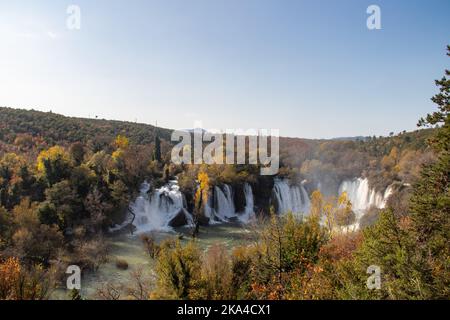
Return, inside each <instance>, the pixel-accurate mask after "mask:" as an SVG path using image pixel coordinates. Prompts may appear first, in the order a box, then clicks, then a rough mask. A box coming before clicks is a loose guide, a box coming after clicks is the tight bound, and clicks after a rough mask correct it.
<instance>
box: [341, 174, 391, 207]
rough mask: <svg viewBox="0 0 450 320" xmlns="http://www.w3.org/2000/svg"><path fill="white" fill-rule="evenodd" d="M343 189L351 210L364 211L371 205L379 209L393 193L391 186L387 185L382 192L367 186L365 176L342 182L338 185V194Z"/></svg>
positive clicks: (367, 182) (384, 205) (367, 181)
mask: <svg viewBox="0 0 450 320" xmlns="http://www.w3.org/2000/svg"><path fill="white" fill-rule="evenodd" d="M344 191H345V192H347V196H348V198H349V200H350V202H351V203H352V208H353V210H354V211H355V212H364V211H367V210H368V209H370V208H373V207H375V208H379V209H382V208H384V207H386V202H387V200H388V198H389V197H390V196H391V194H392V193H393V187H392V186H389V187H387V188H386V190H385V192H384V194H381V193H380V192H377V191H375V189H373V188H369V180H368V179H367V178H358V179H353V180H351V181H348V180H347V181H344V182H342V184H341V186H340V187H339V194H341V193H343V192H344Z"/></svg>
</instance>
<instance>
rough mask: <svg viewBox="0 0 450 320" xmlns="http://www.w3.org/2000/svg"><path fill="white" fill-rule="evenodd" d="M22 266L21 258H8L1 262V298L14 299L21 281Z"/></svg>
mask: <svg viewBox="0 0 450 320" xmlns="http://www.w3.org/2000/svg"><path fill="white" fill-rule="evenodd" d="M20 273H21V267H20V263H19V259H17V258H8V259H7V260H6V261H4V262H3V263H0V300H3V299H14V294H15V288H16V284H17V283H18V281H19V278H20Z"/></svg>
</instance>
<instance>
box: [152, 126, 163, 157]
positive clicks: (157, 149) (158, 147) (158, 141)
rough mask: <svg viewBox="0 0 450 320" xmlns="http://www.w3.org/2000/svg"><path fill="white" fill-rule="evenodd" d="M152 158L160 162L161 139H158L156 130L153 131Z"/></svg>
mask: <svg viewBox="0 0 450 320" xmlns="http://www.w3.org/2000/svg"><path fill="white" fill-rule="evenodd" d="M153 160H155V161H157V162H161V139H159V135H158V131H156V133H155V150H154V151H153Z"/></svg>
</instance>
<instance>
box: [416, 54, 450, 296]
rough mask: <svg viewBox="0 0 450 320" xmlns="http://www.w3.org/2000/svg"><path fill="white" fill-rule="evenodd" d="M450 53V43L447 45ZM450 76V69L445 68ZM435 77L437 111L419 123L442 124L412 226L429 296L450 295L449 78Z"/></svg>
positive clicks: (421, 183) (418, 187)
mask: <svg viewBox="0 0 450 320" xmlns="http://www.w3.org/2000/svg"><path fill="white" fill-rule="evenodd" d="M447 50H448V53H447V55H448V56H450V46H448V47H447ZM445 74H446V76H447V77H448V76H450V71H449V70H446V71H445ZM446 76H444V77H443V78H442V79H441V80H437V81H436V85H437V86H438V87H439V93H438V94H436V95H435V96H434V97H433V98H432V101H433V102H434V103H436V104H437V105H438V111H435V112H433V113H431V114H428V115H427V117H426V118H425V119H421V120H420V121H419V125H441V127H440V128H439V129H438V131H437V134H436V136H435V137H434V138H433V139H431V141H430V143H431V145H432V146H433V147H434V149H435V150H436V152H437V153H438V159H437V161H436V162H435V163H433V164H431V165H428V166H426V167H424V168H423V170H422V174H421V177H420V179H419V181H418V183H417V184H416V185H415V186H414V190H413V196H412V197H411V220H412V223H411V229H412V233H413V235H414V237H415V238H416V239H417V247H416V250H417V251H416V253H417V254H419V255H420V260H421V261H422V263H423V269H422V270H423V272H424V273H425V275H424V277H425V278H426V281H425V284H424V288H423V290H424V291H425V293H424V294H426V296H427V297H428V298H446V299H448V298H449V297H450V290H449V288H450V238H449V234H450V189H449V182H450V151H449V142H450V79H449V78H447V77H446Z"/></svg>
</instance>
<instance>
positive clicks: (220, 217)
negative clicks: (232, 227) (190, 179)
mask: <svg viewBox="0 0 450 320" xmlns="http://www.w3.org/2000/svg"><path fill="white" fill-rule="evenodd" d="M222 189H223V190H222ZM213 190H214V191H213V193H211V195H210V198H209V200H208V203H207V204H206V207H205V216H206V217H208V218H209V223H210V224H215V223H221V222H228V221H230V219H233V218H237V219H239V221H241V222H242V223H248V222H249V221H250V220H252V218H253V217H254V215H255V213H254V200H253V192H252V188H251V186H250V185H249V184H248V183H246V184H245V185H244V195H245V201H246V205H245V210H244V212H239V213H238V212H236V208H235V206H234V198H233V189H232V188H231V186H229V185H227V184H224V185H223V187H222V188H221V187H218V186H216V187H214V189H213Z"/></svg>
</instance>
